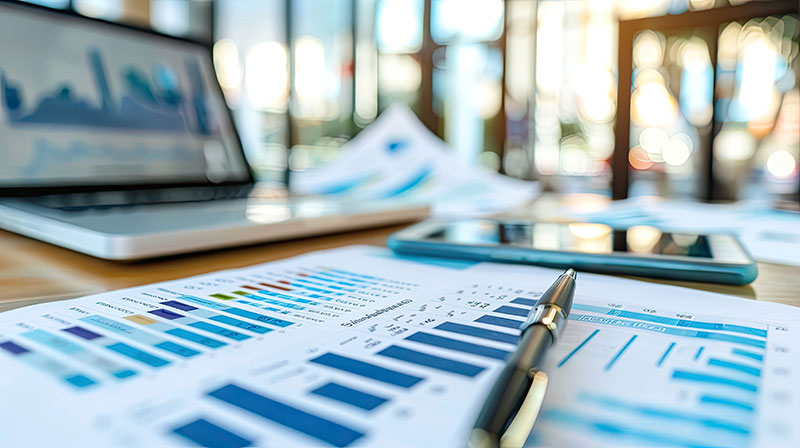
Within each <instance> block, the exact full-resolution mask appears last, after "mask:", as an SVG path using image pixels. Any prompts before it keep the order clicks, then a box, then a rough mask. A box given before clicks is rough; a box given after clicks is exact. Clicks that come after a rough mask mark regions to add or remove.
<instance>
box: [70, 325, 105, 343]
mask: <svg viewBox="0 0 800 448" xmlns="http://www.w3.org/2000/svg"><path fill="white" fill-rule="evenodd" d="M62 331H66V332H67V333H71V334H74V335H75V336H78V337H79V338H81V339H86V340H87V341H91V340H93V339H97V338H102V337H103V335H101V334H98V333H95V332H94V331H91V330H87V329H85V328H82V327H70V328H64V329H63V330H62Z"/></svg>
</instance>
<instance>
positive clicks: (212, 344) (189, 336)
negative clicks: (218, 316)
mask: <svg viewBox="0 0 800 448" xmlns="http://www.w3.org/2000/svg"><path fill="white" fill-rule="evenodd" d="M164 333H167V334H171V335H173V336H175V337H179V338H181V339H186V340H187V341H192V342H196V343H198V344H200V345H205V346H206V347H208V348H220V347H222V346H225V345H228V344H226V343H224V342H222V341H218V340H216V339H212V338H207V337H205V336H203V335H201V334H197V333H193V332H191V331H187V330H184V329H183V328H173V329H171V330H167V331H165V332H164Z"/></svg>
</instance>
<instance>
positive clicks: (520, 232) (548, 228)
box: [425, 220, 713, 258]
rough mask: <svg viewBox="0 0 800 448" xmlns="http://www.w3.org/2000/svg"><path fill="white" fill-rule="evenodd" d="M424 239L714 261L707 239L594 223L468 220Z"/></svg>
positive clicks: (452, 224) (456, 223) (454, 223)
mask: <svg viewBox="0 0 800 448" xmlns="http://www.w3.org/2000/svg"><path fill="white" fill-rule="evenodd" d="M425 239H428V240H434V241H440V242H449V243H458V244H467V245H474V244H479V245H496V244H501V245H509V246H514V247H523V248H528V249H534V250H550V251H560V252H585V253H595V254H610V253H614V252H622V253H635V254H659V255H681V256H688V257H697V258H713V255H712V253H711V248H710V246H709V242H708V238H707V237H706V236H704V235H697V234H689V233H669V232H662V231H661V230H659V229H657V228H655V227H651V226H632V227H629V228H627V229H625V230H618V229H613V228H611V227H609V226H607V225H605V224H596V223H569V224H556V223H514V222H502V221H492V220H470V221H457V222H453V223H449V224H446V225H444V227H440V228H438V229H437V230H436V231H434V232H433V233H431V234H430V235H428V236H427V237H426V238H425Z"/></svg>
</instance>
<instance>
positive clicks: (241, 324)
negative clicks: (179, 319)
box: [161, 296, 272, 334]
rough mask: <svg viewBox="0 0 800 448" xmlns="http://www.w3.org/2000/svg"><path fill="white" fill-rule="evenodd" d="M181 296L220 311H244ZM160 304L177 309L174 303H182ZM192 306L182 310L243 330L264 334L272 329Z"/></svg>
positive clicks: (233, 312)
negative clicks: (189, 308)
mask: <svg viewBox="0 0 800 448" xmlns="http://www.w3.org/2000/svg"><path fill="white" fill-rule="evenodd" d="M181 298H182V299H183V300H186V301H188V302H193V303H196V304H198V305H202V306H207V307H209V308H213V309H215V310H218V311H222V312H224V313H228V314H233V315H239V314H240V312H242V311H245V310H242V309H240V308H234V307H231V306H228V305H220V304H218V303H216V302H213V301H211V300H207V299H201V298H200V297H194V296H183V297H181ZM161 304H162V305H167V306H172V307H175V308H179V309H181V308H180V306H175V304H178V305H183V304H182V303H180V302H175V301H169V302H162V303H161ZM192 308H193V309H191V310H184V311H187V312H189V313H191V314H192V315H196V316H198V317H202V318H205V319H209V320H213V321H216V322H220V323H224V324H226V325H231V326H233V327H237V328H242V329H245V330H249V331H252V332H254V333H259V334H265V333H269V332H270V331H272V329H270V328H266V327H262V326H260V325H255V324H251V323H248V322H245V321H242V320H239V319H234V318H232V317H228V316H223V315H221V314H215V313H212V312H210V311H207V310H201V309H198V308H194V307H192ZM245 312H246V311H245ZM252 314H253V315H255V316H262V315H261V314H256V313H252ZM263 317H267V316H263Z"/></svg>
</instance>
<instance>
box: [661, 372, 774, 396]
mask: <svg viewBox="0 0 800 448" xmlns="http://www.w3.org/2000/svg"><path fill="white" fill-rule="evenodd" d="M672 378H673V379H676V380H686V381H696V382H700V383H708V384H718V385H721V386H730V387H734V388H737V389H742V390H746V391H748V392H757V391H758V386H757V385H755V384H751V383H746V382H744V381H737V380H732V379H730V378H725V377H721V376H716V375H707V374H705V373H697V372H687V371H685V370H676V371H674V372H672Z"/></svg>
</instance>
